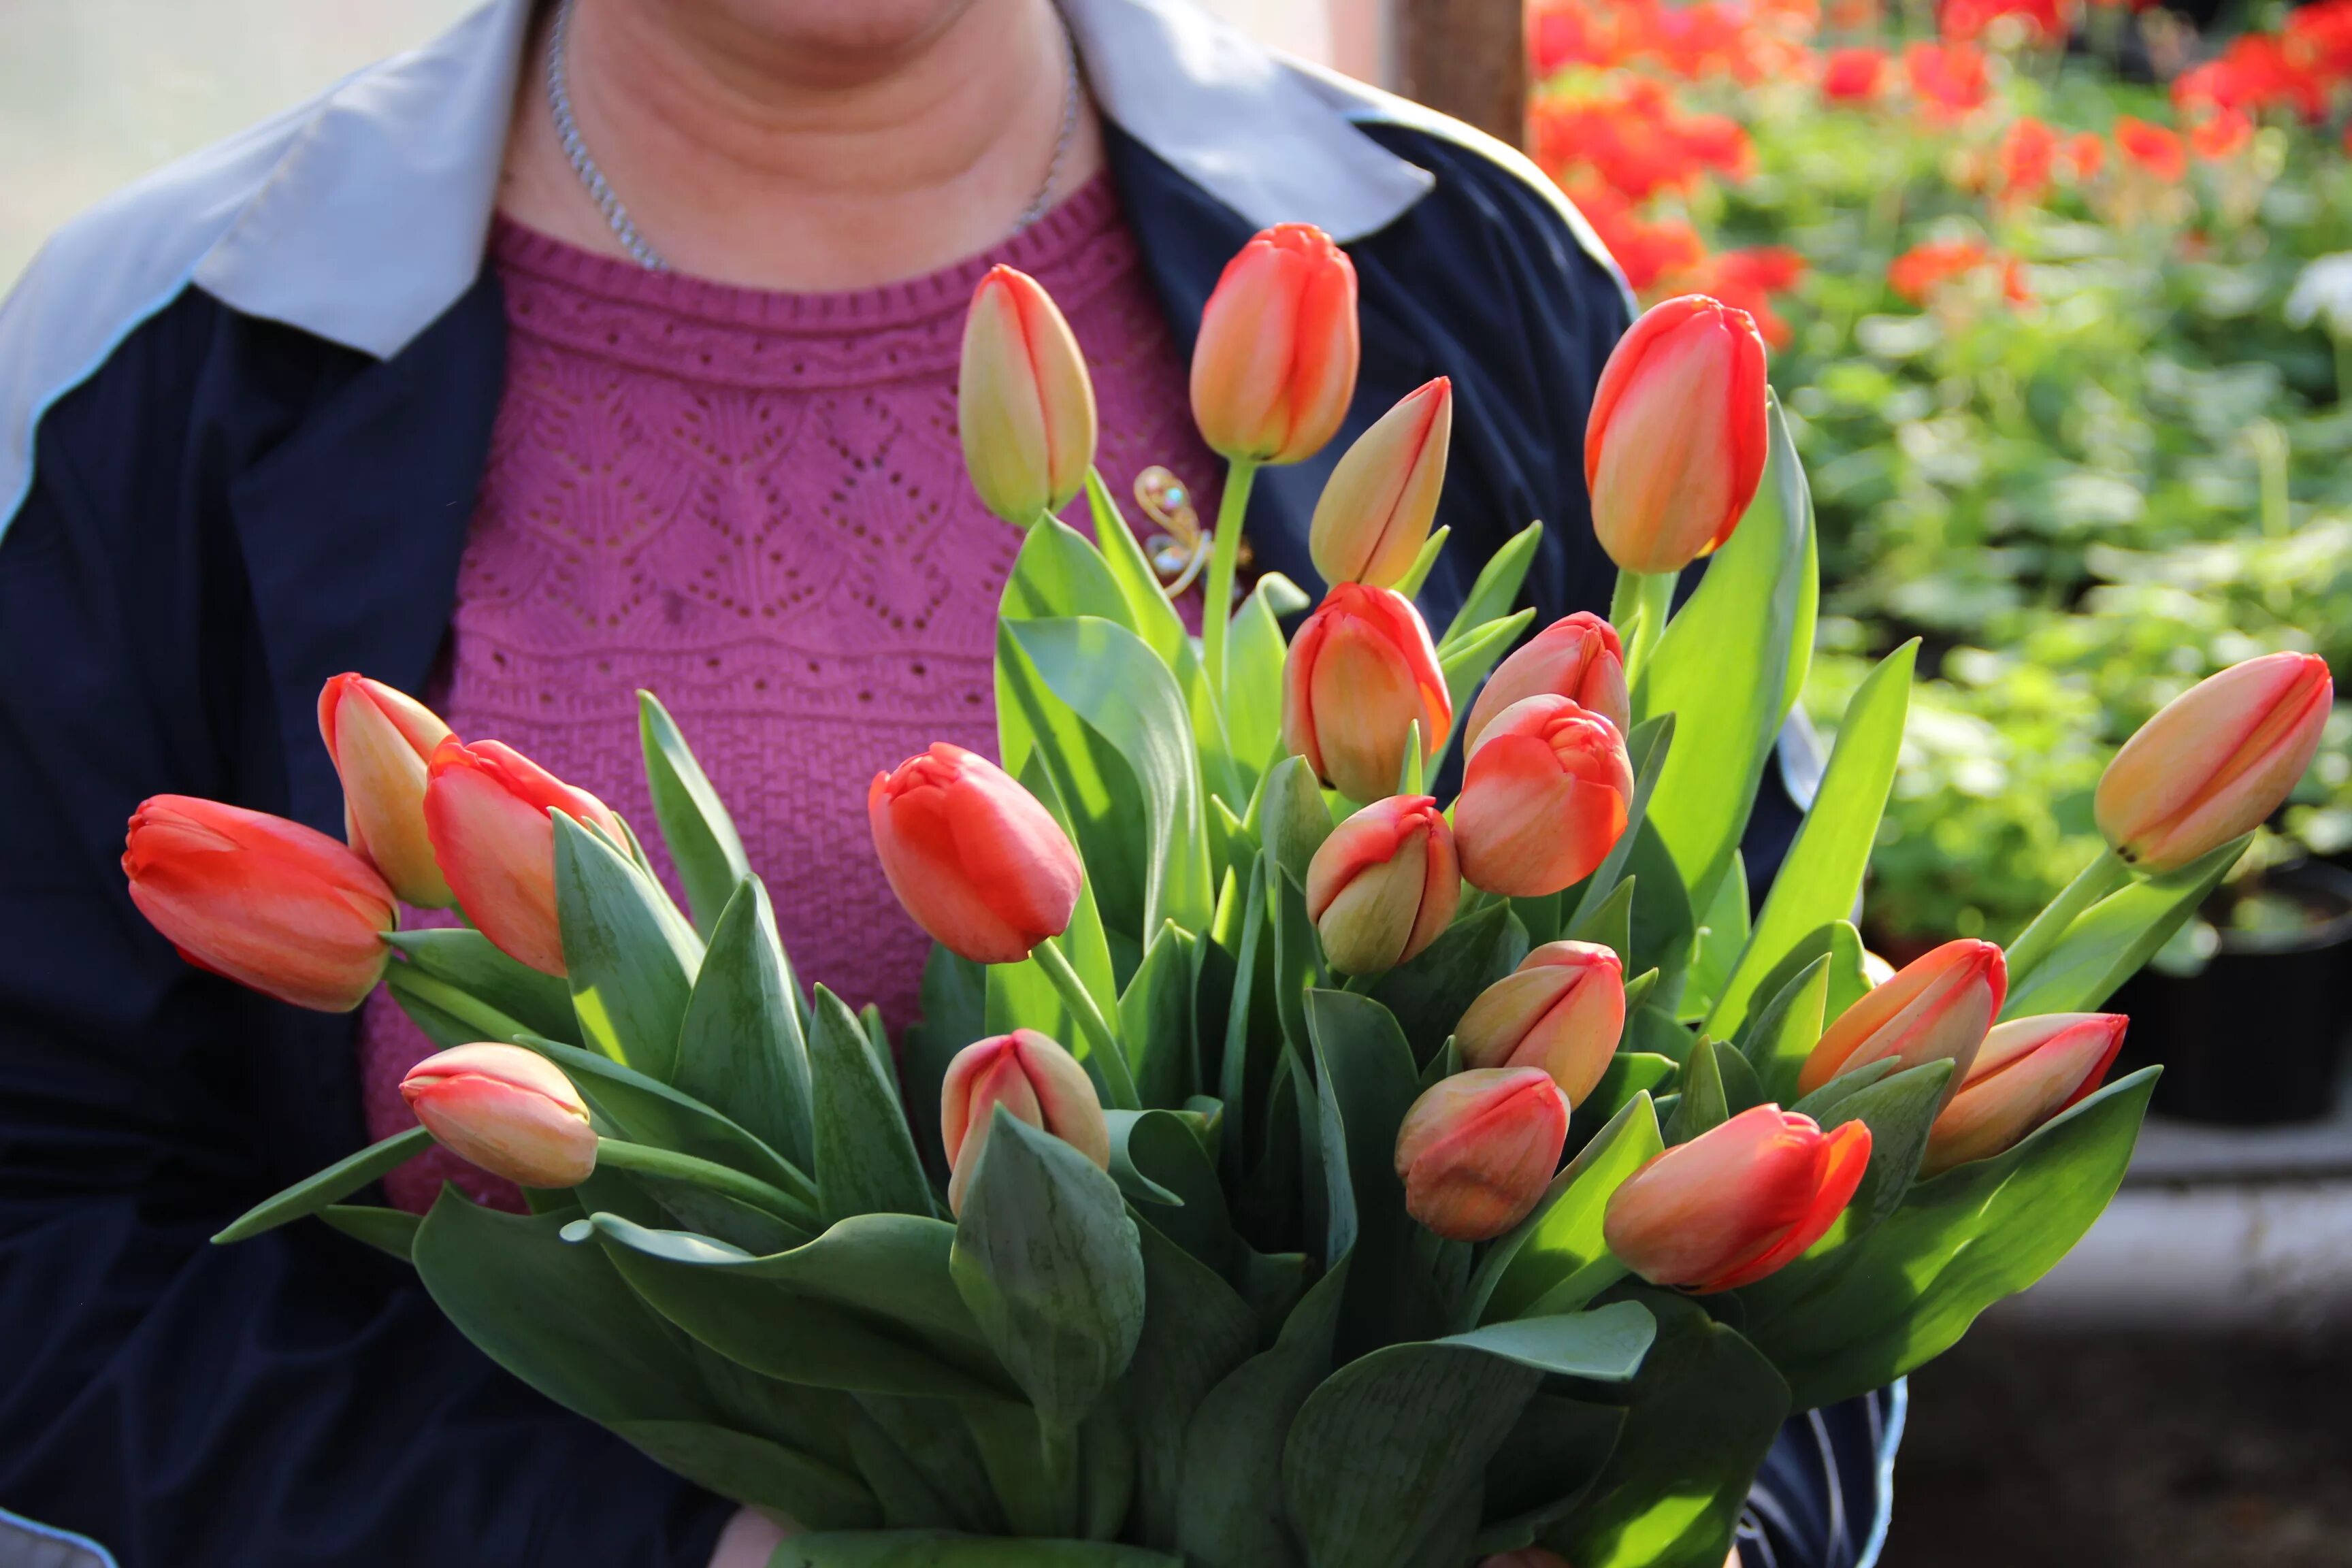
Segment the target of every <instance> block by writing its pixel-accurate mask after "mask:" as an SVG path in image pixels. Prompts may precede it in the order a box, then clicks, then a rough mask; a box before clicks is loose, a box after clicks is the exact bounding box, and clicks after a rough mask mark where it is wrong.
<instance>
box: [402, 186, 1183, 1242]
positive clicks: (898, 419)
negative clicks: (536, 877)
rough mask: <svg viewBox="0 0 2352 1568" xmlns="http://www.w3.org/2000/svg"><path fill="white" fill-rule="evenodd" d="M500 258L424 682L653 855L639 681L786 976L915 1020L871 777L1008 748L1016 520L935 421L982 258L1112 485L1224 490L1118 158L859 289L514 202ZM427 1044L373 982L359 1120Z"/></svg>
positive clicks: (944, 416) (951, 411)
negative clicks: (1055, 307)
mask: <svg viewBox="0 0 2352 1568" xmlns="http://www.w3.org/2000/svg"><path fill="white" fill-rule="evenodd" d="M490 255H491V261H492V264H493V265H494V266H495V267H496V268H498V271H499V278H500V279H501V280H502V281H503V283H504V285H505V289H506V310H507V321H508V326H509V337H508V351H507V379H506V388H505V392H504V395H503V397H502V399H501V401H500V403H499V414H498V421H497V425H496V427H495V429H494V431H493V433H492V437H491V443H490V456H489V464H488V471H487V472H486V473H485V475H484V477H483V480H482V490H481V496H480V499H479V500H478V505H477V509H476V511H475V513H474V521H473V532H472V537H471V539H470V540H469V542H468V543H467V549H466V554H465V559H464V563H463V564H462V565H461V566H460V567H459V569H458V577H457V609H456V612H455V614H454V616H452V617H451V623H450V642H449V645H448V648H447V652H446V661H445V666H444V668H443V671H442V673H441V675H440V676H439V677H438V678H437V679H436V682H435V689H433V690H432V691H430V692H428V693H427V697H428V700H431V701H432V702H433V703H434V705H435V707H436V708H437V709H438V710H439V711H440V712H441V713H442V715H443V716H444V717H445V718H446V719H447V720H448V721H449V723H450V725H451V726H452V727H453V728H454V729H455V730H456V731H457V733H458V734H459V735H461V736H463V737H464V738H466V739H467V740H469V741H473V740H499V741H504V742H507V743H508V744H509V745H511V746H513V747H515V748H516V749H517V750H518V751H520V752H523V754H525V755H526V756H529V757H530V758H531V759H532V760H534V761H536V762H538V763H541V764H543V765H544V766H546V767H548V768H549V769H551V770H552V771H553V772H554V773H557V774H558V775H560V776H561V777H562V778H564V779H567V780H569V781H570V782H572V783H573V784H579V785H581V786H582V787H583V788H585V789H588V790H591V791H593V792H594V793H595V794H596V795H600V796H602V797H603V798H604V800H605V801H606V802H607V803H609V804H610V805H612V806H613V807H614V809H615V810H617V811H619V812H620V813H621V815H622V816H625V817H627V818H629V820H630V821H631V822H632V823H633V824H634V825H635V826H636V827H637V828H638V831H639V833H640V835H641V836H642V837H645V838H646V840H647V846H646V847H647V849H648V851H649V852H650V853H651V854H652V855H653V857H654V858H655V862H656V865H657V866H660V867H662V868H663V869H664V872H665V875H667V860H666V857H665V856H664V855H663V852H662V850H661V847H660V845H659V843H658V837H657V835H656V834H655V833H654V832H653V827H654V819H653V810H652V806H651V805H650V804H649V803H648V801H647V799H646V780H645V773H644V770H643V768H642V767H641V766H640V764H639V761H638V752H637V720H636V700H635V692H636V690H637V689H638V688H640V687H644V688H646V689H649V690H651V691H653V692H654V693H656V695H657V696H659V697H660V698H661V700H662V701H663V702H664V703H666V704H667V706H668V708H669V710H670V711H671V713H672V714H674V715H675V716H676V717H677V722H678V726H679V728H680V729H681V730H683V731H685V733H686V737H687V739H688V742H690V743H691V744H692V745H693V747H694V748H695V752H696V753H697V755H698V756H699V757H700V759H701V761H702V764H703V766H704V768H705V769H707V770H708V771H709V774H710V776H711V780H712V782H713V783H714V784H716V785H717V786H718V788H719V794H720V795H721V796H722V797H723V798H724V799H725V800H726V802H727V804H728V806H729V808H730V810H731V811H732V812H733V814H734V816H735V822H736V826H738V827H739V828H740V830H741V832H742V835H743V843H744V847H745V848H746V849H747V850H748V851H749V853H750V855H751V864H752V867H753V868H754V869H755V870H757V871H758V872H759V874H760V875H761V877H762V878H763V879H766V881H767V884H768V889H769V891H770V892H771V893H772V895H773V896H774V900H775V907H776V918H777V922H778V925H779V927H780V928H781V930H782V935H783V939H784V944H785V947H786V950H787V951H788V952H790V953H791V955H792V958H793V964H794V966H795V967H796V968H797V969H798V970H799V972H800V975H801V978H802V981H803V984H807V983H810V982H813V981H822V982H824V984H826V985H828V986H830V987H832V988H833V989H834V990H835V991H836V992H838V993H839V994H841V995H842V996H843V998H844V999H845V1000H846V1001H847V1002H849V1004H850V1005H852V1006H857V1005H862V1004H864V1003H866V1002H869V1001H870V1002H875V1003H877V1004H879V1005H880V1006H881V1009H882V1014H883V1016H884V1017H885V1018H886V1019H887V1021H888V1022H889V1023H890V1025H891V1026H892V1027H893V1028H894V1029H895V1028H897V1027H898V1026H902V1025H904V1024H905V1023H906V1022H907V1021H908V1019H909V1018H910V1017H912V1016H914V1015H915V1012H916V1002H917V983H918V980H919V976H920V973H921V969H922V963H923V956H924V953H925V952H926V951H927V950H928V947H929V942H928V940H927V939H926V938H925V937H924V936H923V934H922V932H921V931H919V930H918V929H917V928H916V926H915V925H914V923H913V922H912V921H909V920H908V918H907V916H906V915H905V913H904V912H903V911H902V910H899V908H898V904H897V902H896V901H895V900H893V899H892V897H891V895H890V889H889V888H888V886H887V884H886V883H885V882H884V880H883V878H882V869H881V867H880V865H879V864H878V863H877V861H876V859H875V858H874V849H873V845H872V842H871V840H870V838H869V837H868V836H867V832H866V804H865V803H866V784H867V783H868V782H869V781H870V780H871V779H872V778H873V776H874V775H875V773H877V772H878V771H880V770H883V769H886V768H888V767H891V766H893V765H894V764H896V763H898V762H899V761H900V760H901V759H903V758H905V757H907V756H909V755H911V754H912V753H914V752H919V751H920V750H921V749H922V748H923V747H924V746H925V745H927V744H928V743H929V742H932V741H951V742H955V743H956V744H958V745H961V746H967V747H970V748H971V749H972V750H973V751H977V752H982V753H984V754H989V755H993V754H994V752H995V750H996V721H995V710H994V687H993V683H992V676H991V658H992V653H993V650H994V647H995V616H996V605H997V598H998V595H999V594H1000V593H1001V592H1002V590H1003V586H1004V579H1005V574H1006V573H1007V572H1008V571H1009V570H1010V569H1011V567H1012V565H1013V557H1014V555H1015V554H1016V553H1017V552H1018V551H1019V548H1020V543H1021V537H1020V532H1019V531H1018V530H1016V529H1014V528H1013V527H1012V526H1010V525H1008V524H1006V523H1004V522H1002V521H998V520H997V519H995V518H993V517H992V516H990V515H989V514H988V513H987V512H986V511H985V510H982V508H981V505H980V502H979V500H978V498H977V497H975V496H974V495H973V494H972V492H971V487H970V486H969V485H968V484H967V483H966V482H965V479H964V475H963V463H962V457H961V451H960V449H959V447H958V445H957V437H956V419H955V384H956V363H957V358H958V354H959V352H960V348H961V340H962V332H963V318H964V308H965V305H966V302H967V301H968V300H969V299H970V298H971V290H972V288H973V286H974V285H975V284H976V283H978V282H979V280H980V278H981V275H982V273H984V272H985V271H986V270H987V269H988V268H989V267H991V266H992V265H993V264H995V263H997V262H1004V263H1007V264H1009V265H1011V266H1013V267H1017V268H1021V269H1022V270H1023V271H1024V272H1027V273H1030V274H1032V275H1033V276H1034V277H1035V278H1036V279H1038V281H1040V282H1041V283H1043V284H1044V285H1045V288H1046V289H1047V290H1048V291H1049V292H1050V293H1052V295H1053V296H1054V298H1055V300H1056V301H1057V302H1059V304H1060V305H1061V307H1062V310H1064V312H1065V313H1066V315H1067V316H1068V317H1069V321H1070V325H1071V328H1072V330H1073V331H1076V334H1077V338H1078V342H1079V343H1080V345H1081V346H1082V347H1083V348H1084V349H1085V351H1086V355H1087V362H1088V363H1089V365H1090V366H1091V367H1092V369H1093V373H1094V381H1095V395H1096V398H1097V403H1098V405H1099V406H1100V410H1101V419H1102V444H1101V449H1100V453H1099V457H1098V459H1097V460H1098V461H1099V463H1100V465H1101V468H1102V469H1103V474H1104V477H1105V479H1108V482H1109V484H1110V488H1111V491H1112V493H1113V494H1114V495H1116V496H1118V497H1119V499H1120V500H1121V502H1122V504H1125V503H1126V502H1128V500H1129V498H1130V496H1131V495H1132V488H1131V487H1132V485H1133V482H1134V479H1135V476H1136V474H1137V473H1138V472H1139V470H1141V469H1142V468H1145V467H1146V466H1147V465H1150V464H1152V463H1162V464H1165V465H1167V466H1168V467H1169V468H1171V469H1173V470H1174V471H1175V473H1176V474H1177V476H1178V477H1179V478H1180V479H1182V480H1184V481H1185V482H1186V483H1187V484H1189V485H1191V486H1192V487H1194V488H1195V489H1197V490H1198V491H1199V492H1200V494H1201V497H1202V500H1201V503H1200V506H1201V510H1202V515H1204V516H1213V515H1214V507H1215V501H1216V489H1217V481H1218V480H1219V479H1221V477H1222V468H1220V467H1219V466H1217V465H1216V462H1215V459H1214V458H1212V457H1211V455H1210V454H1209V452H1208V451H1207V450H1206V448H1204V447H1202V444H1201V440H1200V437H1199V435H1198V434H1197V433H1196V432H1195V431H1194V429H1193V428H1192V420H1191V416H1190V412H1189V409H1188V406H1187V403H1186V397H1185V381H1184V366H1183V362H1182V359H1181V356H1180V355H1179V353H1178V352H1177V350H1176V346H1175V344H1174V342H1172V341H1171V338H1170V336H1169V333H1168V329H1167V326H1166V324H1165V322H1164V321H1162V319H1161V317H1160V310H1159V306H1158V303H1157V301H1156V300H1154V298H1153V297H1152V294H1151V290H1150V283H1149V281H1148V279H1146V277H1145V275H1144V271H1143V267H1142V260H1141V258H1140V256H1139V253H1138V251H1137V249H1136V246H1135V242H1134V239H1133V238H1132V237H1131V236H1130V235H1129V232H1128V229H1127V226H1126V224H1125V222H1124V221H1123V220H1122V218H1121V217H1120V215H1119V211H1118V197H1117V195H1116V194H1115V193H1114V191H1113V190H1112V188H1111V185H1110V183H1109V181H1108V179H1107V178H1097V179H1096V180H1095V181H1094V182H1092V183H1091V184H1088V185H1087V186H1086V187H1085V188H1084V189H1082V190H1080V191H1078V192H1077V193H1076V195H1072V196H1071V197H1070V198H1069V199H1068V200H1066V201H1065V202H1064V203H1062V204H1061V205H1059V206H1057V207H1055V208H1054V209H1053V210H1052V211H1051V212H1048V213H1047V214H1046V215H1045V216H1044V217H1043V218H1041V219H1040V220H1039V221H1038V222H1037V223H1036V224H1035V225H1034V226H1032V227H1030V228H1029V229H1027V230H1025V231H1024V232H1023V233H1021V234H1019V235H1017V236H1015V237H1013V238H1011V239H1009V240H1007V241H1005V242H1004V243H1003V244H1002V245H1000V246H998V247H996V248H995V249H993V250H992V251H990V252H989V253H987V254H986V255H983V256H979V257H974V258H971V259H970V260H967V261H963V262H961V263H958V264H957V265H955V266H953V267H950V268H946V269H945V270H943V271H940V272H936V273H933V274H931V275H930V276H929V277H927V278H919V279H912V280H910V281H907V282H902V283H894V284H890V285H888V286H887V287H885V288H880V289H866V290H863V291H860V292H856V293H845V294H779V293H768V292H764V291H761V290H757V289H740V288H731V287H727V286H724V285H721V284H716V283H709V282H704V281H701V280H698V279H692V278H687V277H681V276H679V275H677V274H675V273H666V272H650V271H646V270H645V269H643V268H638V267H635V266H634V265H632V264H629V263H626V262H622V261H615V260H611V259H608V258H604V257H600V256H595V255H593V254H591V253H589V252H586V251H583V250H580V249H577V248H575V247H572V246H569V245H566V244H563V243H562V242H561V241H559V240H555V239H552V238H550V237H547V236H545V235H541V234H538V233H536V232H533V231H531V230H530V229H527V228H524V227H522V226H519V225H516V224H513V223H509V222H506V221H503V220H501V222H500V223H499V226H498V228H497V230H496V232H495V234H494V235H493V237H492V239H491V246H490ZM1084 513H1085V503H1084V502H1083V501H1080V502H1078V503H1076V505H1075V506H1074V507H1073V508H1072V509H1071V511H1070V514H1069V518H1070V521H1073V522H1074V523H1076V524H1077V525H1078V526H1080V527H1081V528H1084V527H1086V526H1087V524H1086V523H1085V522H1084V521H1083V517H1084ZM674 887H675V883H673V888H674ZM409 923H412V924H413V923H417V921H416V920H415V911H409ZM431 1049H432V1047H431V1046H430V1045H429V1044H428V1043H427V1042H426V1041H425V1037H424V1036H423V1035H422V1034H421V1033H419V1032H418V1031H417V1029H416V1028H415V1026H414V1025H412V1024H410V1023H409V1022H408V1020H407V1018H406V1017H405V1016H403V1015H402V1014H401V1012H400V1010H399V1009H398V1007H396V1006H395V1005H393V1004H392V1002H391V1001H390V1000H389V998H388V997H386V996H385V995H384V994H383V993H382V992H378V993H377V994H376V995H375V996H373V998H371V999H370V1000H369V1002H368V1004H367V1008H366V1012H365V1014H364V1016H362V1022H361V1029H360V1050H361V1066H362V1074H361V1077H362V1091H363V1093H364V1095H365V1100H366V1109H367V1117H368V1124H369V1130H370V1131H371V1133H372V1134H373V1135H374V1136H376V1137H383V1136H385V1135H387V1134H389V1133H391V1132H394V1131H399V1130H400V1129H401V1128H403V1127H405V1126H410V1125H413V1124H414V1119H413V1118H412V1117H410V1115H409V1114H408V1111H407V1109H406V1108H405V1107H404V1105H403V1104H402V1103H401V1100H400V1093H399V1082H400V1079H401V1077H402V1075H403V1074H404V1072H405V1071H406V1070H407V1068H408V1067H409V1066H410V1065H411V1064H412V1063H414V1062H415V1061H416V1060H417V1059H419V1058H422V1057H424V1056H425V1055H427V1054H428V1053H429V1052H430V1051H431ZM445 1175H454V1176H457V1178H458V1179H459V1181H460V1182H461V1184H463V1185H465V1186H467V1188H468V1189H469V1190H472V1191H475V1192H477V1193H478V1194H483V1193H492V1192H493V1189H492V1187H491V1186H490V1185H489V1184H488V1181H487V1178H484V1177H482V1175H481V1173H478V1172H475V1171H473V1170H472V1169H471V1168H470V1167H467V1166H464V1165H462V1164H460V1163H457V1161H455V1160H454V1159H451V1158H449V1157H448V1156H447V1155H446V1154H445V1153H443V1152H441V1151H439V1150H437V1149H436V1150H434V1151H432V1152H429V1153H427V1154H426V1155H425V1156H423V1157H421V1158H420V1159H418V1160H415V1161H413V1162H411V1163H409V1164H408V1165H406V1166H404V1167H403V1168H402V1169H401V1170H399V1171H396V1172H394V1173H393V1176H392V1178H391V1179H390V1180H389V1181H388V1182H387V1184H386V1185H387V1187H388V1189H389V1190H390V1192H391V1194H392V1197H393V1200H394V1202H395V1203H399V1204H402V1205H404V1206H407V1207H412V1208H422V1207H423V1206H425V1205H426V1204H428V1203H429V1202H430V1201H431V1199H432V1196H433V1194H434V1193H435V1192H436V1191H437V1190H438V1187H439V1183H440V1180H441V1178H442V1177H443V1176H445ZM496 1195H499V1196H503V1197H505V1198H507V1199H509V1200H510V1199H511V1198H512V1196H513V1194H511V1191H510V1190H509V1193H507V1194H496Z"/></svg>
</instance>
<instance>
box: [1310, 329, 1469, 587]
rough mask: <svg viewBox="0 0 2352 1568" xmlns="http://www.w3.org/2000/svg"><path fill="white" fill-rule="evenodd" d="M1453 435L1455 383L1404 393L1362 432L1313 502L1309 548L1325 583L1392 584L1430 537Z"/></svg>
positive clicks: (1438, 381)
mask: <svg viewBox="0 0 2352 1568" xmlns="http://www.w3.org/2000/svg"><path fill="white" fill-rule="evenodd" d="M1453 439H1454V384H1453V382H1451V381H1449V380H1447V379H1446V378H1445V377H1444V376H1442V375H1441V376H1439V377H1438V378H1437V379H1436V380H1435V381H1433V382H1429V383H1427V384H1423V385H1422V386H1420V387H1417V388H1415V389H1414V390H1413V391H1412V392H1410V393H1408V394H1406V395H1405V397H1404V400H1403V401H1402V402H1401V403H1399V404H1398V405H1396V406H1395V407H1394V408H1391V409H1390V410H1389V411H1388V412H1387V413H1386V414H1383V415H1381V417H1380V419H1379V421H1378V422H1377V423H1375V424H1374V425H1373V426H1372V427H1371V428H1370V429H1369V430H1367V431H1365V432H1364V433H1363V434H1362V435H1361V436H1359V437H1356V444H1355V445H1354V446H1352V447H1349V448H1348V450H1347V453H1346V455H1345V456H1343V457H1342V458H1340V459H1339V466H1338V467H1337V468H1333V469H1332V470H1331V478H1330V479H1329V481H1328V482H1327V483H1326V484H1325V485H1324V487H1323V494H1322V497H1321V499H1320V500H1317V501H1316V503H1315V518H1314V521H1313V522H1312V523H1311V524H1309V525H1308V528H1307V552H1308V553H1309V554H1310V555H1312V556H1313V557H1314V561H1315V570H1316V571H1318V572H1319V573H1321V574H1322V575H1323V580H1324V581H1325V582H1326V583H1369V584H1371V585H1372V586H1374V587H1376V588H1393V587H1395V586H1396V585H1397V584H1399V583H1402V582H1403V581H1404V579H1405V576H1406V574H1408V573H1409V572H1411V571H1412V563H1413V562H1414V561H1415V560H1416V559H1418V558H1419V556H1420V554H1421V548H1422V546H1423V545H1424V544H1426V543H1428V542H1429V527H1430V524H1431V523H1432V522H1433V521H1436V518H1437V497H1438V492H1439V491H1440V490H1442V489H1444V487H1445V452H1446V447H1448V446H1449V445H1450V444H1451V443H1452V441H1453Z"/></svg>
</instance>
